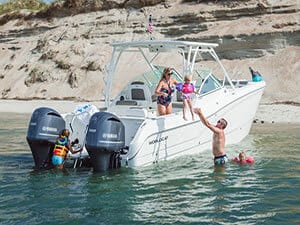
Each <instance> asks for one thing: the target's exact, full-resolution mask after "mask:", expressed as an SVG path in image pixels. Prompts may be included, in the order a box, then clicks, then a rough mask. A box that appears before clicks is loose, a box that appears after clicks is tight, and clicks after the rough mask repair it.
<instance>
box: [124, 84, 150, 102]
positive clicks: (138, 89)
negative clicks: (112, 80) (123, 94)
mask: <svg viewBox="0 0 300 225" xmlns="http://www.w3.org/2000/svg"><path fill="white" fill-rule="evenodd" d="M128 97H129V100H132V101H136V102H137V103H138V105H148V104H150V103H152V95H151V92H150V89H149V87H148V86H147V85H145V83H144V82H142V81H133V82H132V83H131V84H130V85H129V88H128Z"/></svg>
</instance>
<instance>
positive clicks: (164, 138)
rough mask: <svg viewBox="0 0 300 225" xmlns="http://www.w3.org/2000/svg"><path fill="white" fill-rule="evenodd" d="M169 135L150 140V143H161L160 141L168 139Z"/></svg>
mask: <svg viewBox="0 0 300 225" xmlns="http://www.w3.org/2000/svg"><path fill="white" fill-rule="evenodd" d="M168 137H169V136H164V137H160V138H157V139H154V140H152V141H149V145H153V144H155V143H159V142H162V141H166V140H167V139H168Z"/></svg>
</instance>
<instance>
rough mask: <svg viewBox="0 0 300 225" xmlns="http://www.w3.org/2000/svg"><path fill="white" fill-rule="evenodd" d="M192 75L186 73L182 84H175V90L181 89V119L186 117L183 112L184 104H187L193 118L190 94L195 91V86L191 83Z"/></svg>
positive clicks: (184, 111)
mask: <svg viewBox="0 0 300 225" xmlns="http://www.w3.org/2000/svg"><path fill="white" fill-rule="evenodd" d="M191 79H192V77H191V76H190V75H186V76H185V77H184V84H181V87H180V86H177V90H179V91H181V99H182V101H183V119H184V120H187V119H186V116H185V113H186V106H187V105H188V106H189V108H190V111H191V114H192V119H193V120H194V111H193V105H192V94H193V93H195V94H197V92H195V86H194V84H192V83H191Z"/></svg>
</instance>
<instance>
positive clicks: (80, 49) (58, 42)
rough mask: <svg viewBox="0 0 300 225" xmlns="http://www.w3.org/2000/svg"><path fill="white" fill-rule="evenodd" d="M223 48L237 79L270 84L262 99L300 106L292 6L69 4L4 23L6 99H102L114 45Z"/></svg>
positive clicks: (1, 85) (270, 2)
mask: <svg viewBox="0 0 300 225" xmlns="http://www.w3.org/2000/svg"><path fill="white" fill-rule="evenodd" d="M150 14H152V16H153V25H154V38H155V39H168V40H190V41H201V42H218V43H220V46H219V47H218V48H217V49H216V51H217V52H218V54H219V56H220V58H222V62H223V63H224V65H225V67H226V68H227V70H228V71H229V73H230V74H232V75H233V74H234V75H233V78H245V77H247V78H249V77H250V75H249V72H248V67H249V66H251V67H253V68H255V69H256V70H259V71H260V72H261V73H262V74H263V76H264V79H265V81H266V82H267V88H266V90H265V93H264V96H263V101H265V102H297V103H300V88H299V87H298V85H299V84H300V74H299V71H300V60H299V59H300V47H299V45H300V26H299V20H300V14H299V3H298V4H297V1H293V0H265V1H254V0H249V1H248V0H244V1H229V0H228V1H187V0H186V1H171V0H170V1H158V0H156V1H155V0H152V1H149V0H148V1H147V0H144V1H142V0H126V1H125V0H123V1H122V0H111V1H99V0H98V1H89V0H79V1H70V0H69V1H62V2H58V3H55V4H53V5H51V7H50V8H48V9H46V10H43V11H40V12H35V13H31V12H27V11H21V12H18V13H16V12H15V13H10V14H7V15H3V16H2V17H1V18H0V24H2V25H1V26H0V98H2V99H76V100H100V99H103V95H102V91H103V87H104V84H103V76H104V74H105V70H104V68H105V65H106V64H108V62H109V56H110V53H111V48H110V46H109V45H110V44H111V43H112V42H114V41H132V40H143V39H149V36H148V34H147V32H146V30H147V19H148V16H149V15H150Z"/></svg>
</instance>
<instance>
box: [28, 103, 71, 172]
mask: <svg viewBox="0 0 300 225" xmlns="http://www.w3.org/2000/svg"><path fill="white" fill-rule="evenodd" d="M64 128H65V121H64V119H63V118H62V117H61V115H60V114H59V113H58V112H57V111H55V110H53V109H51V108H47V107H41V108H38V109H36V110H34V112H33V113H32V115H31V119H30V122H29V127H28V131H27V137H26V139H27V142H28V144H29V147H30V149H31V152H32V155H33V158H34V162H35V169H42V168H47V167H49V166H50V159H51V156H52V151H53V148H54V144H55V142H56V139H57V137H58V135H59V132H60V131H61V130H62V129H64Z"/></svg>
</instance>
